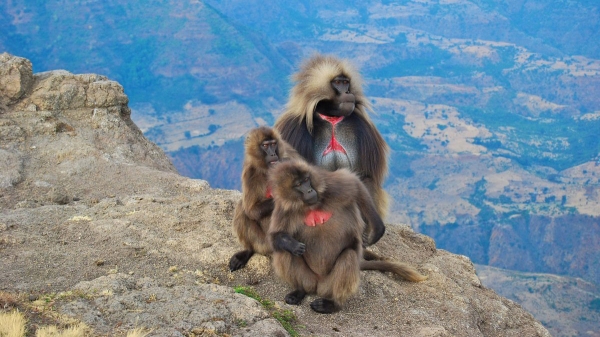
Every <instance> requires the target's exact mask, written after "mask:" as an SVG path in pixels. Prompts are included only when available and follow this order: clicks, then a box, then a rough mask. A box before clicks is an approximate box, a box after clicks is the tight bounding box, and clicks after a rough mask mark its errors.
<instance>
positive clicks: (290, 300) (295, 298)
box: [285, 289, 306, 305]
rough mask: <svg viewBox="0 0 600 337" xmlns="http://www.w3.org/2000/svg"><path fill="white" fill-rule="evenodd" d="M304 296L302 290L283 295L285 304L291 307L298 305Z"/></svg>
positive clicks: (304, 293) (304, 292)
mask: <svg viewBox="0 0 600 337" xmlns="http://www.w3.org/2000/svg"><path fill="white" fill-rule="evenodd" d="M305 296H306V291H304V290H302V289H298V290H294V291H292V292H291V293H289V294H287V295H285V303H287V304H291V305H298V304H300V303H302V300H303V299H304V297H305Z"/></svg>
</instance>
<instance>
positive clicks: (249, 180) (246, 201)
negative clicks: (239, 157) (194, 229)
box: [229, 126, 300, 271]
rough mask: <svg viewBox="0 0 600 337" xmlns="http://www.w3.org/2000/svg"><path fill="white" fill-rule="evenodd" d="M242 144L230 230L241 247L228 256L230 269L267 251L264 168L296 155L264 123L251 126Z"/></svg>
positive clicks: (268, 206)
mask: <svg viewBox="0 0 600 337" xmlns="http://www.w3.org/2000/svg"><path fill="white" fill-rule="evenodd" d="M244 147H245V156H244V165H243V169H242V199H241V200H240V201H239V202H238V204H237V205H236V207H235V211H234V216H233V230H234V232H235V234H236V235H237V237H238V240H239V241H240V243H241V244H242V246H244V250H241V251H239V252H237V253H235V254H234V255H233V256H232V257H231V259H230V260H229V270H231V271H235V270H238V269H240V268H243V267H244V266H246V264H247V263H248V261H249V260H250V258H251V257H252V255H254V253H255V252H256V253H259V254H263V255H268V254H270V253H271V246H270V244H269V242H268V240H267V238H266V234H267V229H268V227H269V223H270V219H271V212H272V211H273V206H274V204H273V197H272V195H271V190H270V188H269V186H268V183H267V172H268V170H269V169H270V168H271V167H272V166H274V165H275V164H276V163H278V162H279V161H281V160H283V159H289V158H300V156H299V155H298V153H297V152H296V151H295V150H294V149H293V148H291V147H290V146H289V145H288V144H286V143H285V142H284V141H282V140H281V136H280V135H279V133H278V132H277V131H276V130H274V129H271V128H269V127H266V126H263V127H258V128H256V129H253V130H251V131H250V132H249V133H248V135H247V137H246V140H245V143H244Z"/></svg>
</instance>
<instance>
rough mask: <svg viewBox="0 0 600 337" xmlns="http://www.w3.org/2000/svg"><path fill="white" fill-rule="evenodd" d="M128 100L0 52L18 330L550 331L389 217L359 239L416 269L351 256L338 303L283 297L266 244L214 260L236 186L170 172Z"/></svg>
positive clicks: (2, 276) (114, 86)
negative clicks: (345, 291) (344, 299)
mask: <svg viewBox="0 0 600 337" xmlns="http://www.w3.org/2000/svg"><path fill="white" fill-rule="evenodd" d="M127 103H128V99H127V96H126V95H125V94H124V92H123V88H122V87H121V86H120V85H119V84H118V83H116V82H114V81H110V80H108V79H107V78H106V77H104V76H100V75H93V74H84V75H74V74H71V73H69V72H66V71H51V72H45V73H38V74H33V72H32V65H31V63H30V62H29V61H28V60H26V59H23V58H19V57H15V56H12V55H9V54H7V53H4V54H0V207H1V214H0V252H1V254H0V270H1V271H2V272H0V302H2V303H0V304H2V305H1V306H0V311H4V312H7V311H11V310H14V309H15V308H17V309H19V310H20V311H21V312H24V313H25V314H26V317H27V318H28V321H29V322H28V326H27V327H28V330H29V332H31V333H32V332H33V331H35V330H36V329H37V328H39V327H41V326H44V325H48V324H54V325H58V326H59V327H65V326H68V325H71V324H74V323H76V322H83V323H84V324H85V325H86V326H87V327H88V334H89V335H93V336H98V335H99V336H119V335H123V336H124V335H125V334H126V332H127V331H129V330H131V329H134V328H145V329H146V333H149V334H148V335H149V336H257V335H260V336H287V335H290V334H292V335H294V334H296V333H298V334H299V335H301V336H421V337H425V336H427V337H442V336H519V337H520V336H550V334H549V333H548V332H547V330H546V329H545V328H544V327H543V326H542V325H541V324H540V323H539V322H538V321H536V320H535V319H534V318H533V317H532V316H531V315H530V314H529V313H527V312H526V311H525V310H523V309H522V308H521V307H520V306H519V305H518V304H516V303H514V302H512V301H510V300H507V299H505V298H503V297H500V296H499V295H497V294H496V293H495V292H494V291H492V290H490V289H487V288H485V287H483V286H482V284H481V282H480V280H479V278H478V277H477V275H476V272H475V269H474V266H473V264H472V263H471V261H470V260H469V259H468V258H467V257H465V256H460V255H454V254H451V253H449V252H447V251H443V250H438V249H436V247H435V242H434V241H433V240H432V239H431V238H429V237H427V236H424V235H420V234H417V233H414V232H413V231H412V230H411V229H410V227H409V226H406V225H396V224H389V225H388V231H387V233H386V235H385V236H384V237H383V238H382V240H381V241H380V242H379V243H377V245H376V247H374V248H373V249H374V250H375V251H376V252H378V253H380V254H383V255H385V256H388V257H390V258H392V259H395V260H399V261H404V262H408V263H411V264H413V265H415V266H417V267H418V268H419V270H420V271H421V272H422V273H425V274H427V275H429V279H428V280H426V281H424V282H421V283H410V282H405V281H402V280H399V279H397V278H395V277H394V276H392V275H387V274H383V273H379V272H371V271H369V272H362V275H361V277H362V280H361V281H362V282H361V286H360V290H359V292H358V294H357V295H356V296H354V297H353V298H352V299H351V300H350V301H349V302H348V303H347V305H346V306H345V307H344V308H343V309H342V310H341V311H340V312H337V313H335V314H332V315H319V314H316V313H314V312H313V311H312V310H311V309H310V308H309V306H308V303H309V302H310V301H311V299H310V298H308V299H306V300H305V301H304V303H303V304H302V305H300V306H289V305H287V304H285V303H284V302H283V297H284V295H285V294H286V293H287V292H288V291H289V290H290V289H289V288H288V287H287V286H286V285H285V284H283V283H282V282H281V281H279V280H278V279H277V278H276V277H275V275H274V274H273V272H272V270H271V268H270V263H269V259H268V258H266V257H262V256H255V257H253V258H252V259H251V261H250V263H249V265H248V266H247V267H246V268H245V269H243V270H241V271H237V272H235V273H231V272H229V271H228V269H227V261H228V260H229V257H230V256H231V255H232V254H233V253H234V252H236V251H237V250H239V249H240V246H239V245H238V243H237V241H236V239H235V238H234V236H233V234H232V231H231V219H232V211H233V208H234V204H235V203H236V201H237V200H238V199H239V198H240V193H239V192H238V191H228V190H215V189H211V188H210V186H209V185H208V184H207V183H206V182H205V181H202V180H194V179H188V178H185V177H182V176H180V175H178V174H177V172H175V170H174V169H173V166H172V165H171V163H170V162H169V160H168V159H167V157H166V156H165V155H164V153H163V152H162V150H161V149H160V148H158V147H157V146H156V145H155V144H153V143H151V142H149V141H148V140H147V139H146V138H144V136H143V134H142V133H141V132H140V130H139V129H138V128H137V127H136V125H135V124H134V123H133V122H132V121H131V119H130V116H129V114H130V110H129V108H128V107H127ZM239 286H243V287H246V289H248V288H249V289H253V290H254V291H255V292H256V294H257V295H258V296H259V297H260V298H261V299H262V301H261V302H259V301H256V300H254V299H252V298H250V297H247V296H245V295H242V294H239V293H236V292H235V290H234V289H235V287H239ZM292 313H293V314H292ZM281 316H286V317H287V318H286V319H284V320H283V321H285V322H291V328H290V327H288V330H287V331H286V329H284V327H283V326H282V325H281V324H280V323H279V321H278V320H277V319H276V318H280V319H281ZM294 317H295V320H294Z"/></svg>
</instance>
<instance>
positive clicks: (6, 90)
mask: <svg viewBox="0 0 600 337" xmlns="http://www.w3.org/2000/svg"><path fill="white" fill-rule="evenodd" d="M32 83H33V70H32V66H31V62H30V61H29V60H27V59H24V58H22V57H15V56H12V55H10V54H8V53H2V54H0V105H4V106H6V105H10V104H14V103H15V102H17V101H18V100H19V99H20V98H21V97H22V96H23V95H24V94H25V93H26V92H27V91H28V90H29V87H30V86H31V84H32ZM5 108H6V107H5ZM0 109H1V108H0ZM0 112H1V110H0Z"/></svg>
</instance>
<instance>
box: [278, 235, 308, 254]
mask: <svg viewBox="0 0 600 337" xmlns="http://www.w3.org/2000/svg"><path fill="white" fill-rule="evenodd" d="M273 250H285V251H288V252H290V253H292V254H294V255H296V256H301V255H302V254H304V252H305V251H306V245H305V244H303V243H302V242H300V241H298V240H296V239H294V238H293V237H292V236H291V235H289V234H288V233H285V232H279V233H275V234H274V236H273Z"/></svg>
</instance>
